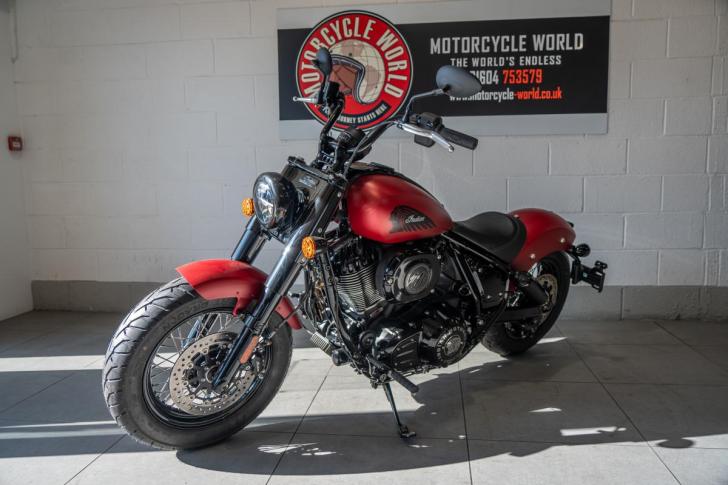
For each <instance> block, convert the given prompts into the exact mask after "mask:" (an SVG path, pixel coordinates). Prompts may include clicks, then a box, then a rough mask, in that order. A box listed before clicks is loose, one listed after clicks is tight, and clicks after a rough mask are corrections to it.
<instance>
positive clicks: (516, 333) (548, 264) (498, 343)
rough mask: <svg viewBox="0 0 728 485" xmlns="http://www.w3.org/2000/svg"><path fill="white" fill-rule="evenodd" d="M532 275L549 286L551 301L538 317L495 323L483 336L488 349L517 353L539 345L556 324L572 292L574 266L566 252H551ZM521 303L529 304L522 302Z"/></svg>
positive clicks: (502, 353) (541, 283)
mask: <svg viewBox="0 0 728 485" xmlns="http://www.w3.org/2000/svg"><path fill="white" fill-rule="evenodd" d="M533 273H534V274H533V276H534V278H535V279H536V281H538V283H539V284H540V285H541V286H542V287H543V289H544V290H546V293H547V294H548V301H547V302H546V303H545V304H544V305H543V306H542V312H541V316H540V317H538V318H536V319H529V320H520V321H513V322H497V323H494V324H493V325H492V326H491V327H490V328H489V329H488V331H487V332H486V334H485V336H484V337H483V340H482V343H483V345H485V346H486V347H487V348H488V350H491V351H493V352H496V353H498V354H500V355H503V356H506V355H516V354H520V353H523V352H525V351H527V350H528V349H530V348H531V347H533V346H534V345H536V343H538V341H539V340H541V338H542V337H543V336H544V335H546V333H547V332H548V331H549V330H550V329H551V327H553V325H554V323H555V322H556V320H557V319H558V318H559V315H560V314H561V310H562V308H563V307H564V303H565V302H566V297H567V295H568V294H569V285H570V283H571V281H570V273H571V269H570V266H569V260H568V258H567V256H566V255H565V254H564V253H560V252H559V253H552V254H550V255H549V256H546V257H545V258H543V259H542V260H541V261H540V262H539V263H538V265H536V267H535V268H534V270H533ZM521 305H528V302H522V303H521Z"/></svg>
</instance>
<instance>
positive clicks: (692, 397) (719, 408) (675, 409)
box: [606, 384, 728, 478]
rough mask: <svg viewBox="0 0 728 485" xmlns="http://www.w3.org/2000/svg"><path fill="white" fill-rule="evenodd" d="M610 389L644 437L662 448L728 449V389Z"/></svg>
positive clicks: (622, 386) (623, 386)
mask: <svg viewBox="0 0 728 485" xmlns="http://www.w3.org/2000/svg"><path fill="white" fill-rule="evenodd" d="M606 387H607V390H608V391H609V393H610V394H611V395H612V396H614V398H615V399H616V401H617V402H618V403H619V406H620V407H621V408H622V409H623V410H624V412H625V413H627V415H628V416H629V417H630V419H631V420H632V422H633V423H634V424H635V426H637V428H638V429H639V430H640V432H641V433H642V434H643V435H644V437H645V438H646V439H647V440H649V441H651V442H653V443H655V444H657V445H658V446H661V447H666V448H689V447H692V446H699V447H706V448H728V387H723V386H720V387H715V386H679V385H671V386H657V385H640V384H607V386H606ZM726 478H728V476H726Z"/></svg>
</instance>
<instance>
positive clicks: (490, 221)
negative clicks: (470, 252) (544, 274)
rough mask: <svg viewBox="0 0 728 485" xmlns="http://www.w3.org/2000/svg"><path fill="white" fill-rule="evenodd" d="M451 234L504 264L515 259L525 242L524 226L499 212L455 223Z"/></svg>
mask: <svg viewBox="0 0 728 485" xmlns="http://www.w3.org/2000/svg"><path fill="white" fill-rule="evenodd" d="M452 232H454V233H455V234H457V235H458V236H460V237H461V238H463V239H466V240H467V241H469V242H471V243H472V244H475V245H476V246H479V247H481V248H483V249H487V250H488V251H489V252H491V253H492V254H494V255H495V256H497V257H498V259H500V260H502V261H505V262H506V263H510V262H511V261H513V259H515V257H516V256H517V255H518V252H519V251H520V250H521V248H522V247H523V244H524V243H525V242H526V226H524V225H523V223H522V222H521V221H520V220H519V219H516V218H515V217H512V216H509V215H508V214H503V213H501V212H483V213H482V214H478V215H477V216H474V217H471V218H470V219H468V220H465V221H460V222H456V223H455V224H454V225H453V228H452Z"/></svg>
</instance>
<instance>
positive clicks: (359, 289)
mask: <svg viewBox="0 0 728 485" xmlns="http://www.w3.org/2000/svg"><path fill="white" fill-rule="evenodd" d="M376 271H377V268H376V265H374V264H371V265H369V266H365V267H364V268H362V269H360V270H359V271H356V272H352V273H348V274H342V275H340V276H339V279H338V281H337V288H338V290H339V291H340V292H341V296H342V297H343V299H344V300H345V303H347V304H349V305H350V306H351V307H352V309H354V310H356V311H357V312H359V313H363V312H365V311H366V310H367V309H368V308H371V307H372V306H373V305H375V304H377V303H379V302H380V301H381V300H383V299H384V298H383V297H382V295H380V294H379V292H378V291H377V286H376V283H375V282H374V276H375V274H376Z"/></svg>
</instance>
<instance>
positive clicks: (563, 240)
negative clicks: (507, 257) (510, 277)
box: [510, 209, 576, 271]
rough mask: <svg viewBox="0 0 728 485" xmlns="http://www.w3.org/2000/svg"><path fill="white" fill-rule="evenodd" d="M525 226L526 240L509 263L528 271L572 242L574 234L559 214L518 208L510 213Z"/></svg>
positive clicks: (569, 245) (519, 269) (569, 225)
mask: <svg viewBox="0 0 728 485" xmlns="http://www.w3.org/2000/svg"><path fill="white" fill-rule="evenodd" d="M510 214H511V215H512V216H513V217H515V218H517V219H520V220H521V222H522V223H523V225H524V226H526V242H525V243H524V244H523V247H522V248H521V251H520V252H519V253H518V256H516V258H515V259H514V260H513V262H512V263H511V265H512V266H513V267H514V268H515V269H517V270H518V271H528V270H529V269H531V267H532V266H533V265H534V263H536V262H538V261H540V260H541V259H542V258H543V257H545V256H548V255H549V254H551V253H553V252H557V251H566V250H567V249H569V248H570V247H571V246H572V245H573V244H574V239H575V238H576V234H575V233H574V229H573V228H572V227H571V224H569V223H568V222H566V220H564V219H563V218H562V217H561V216H559V215H557V214H554V213H553V212H550V211H547V210H543V209H519V210H516V211H513V212H511V213H510Z"/></svg>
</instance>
